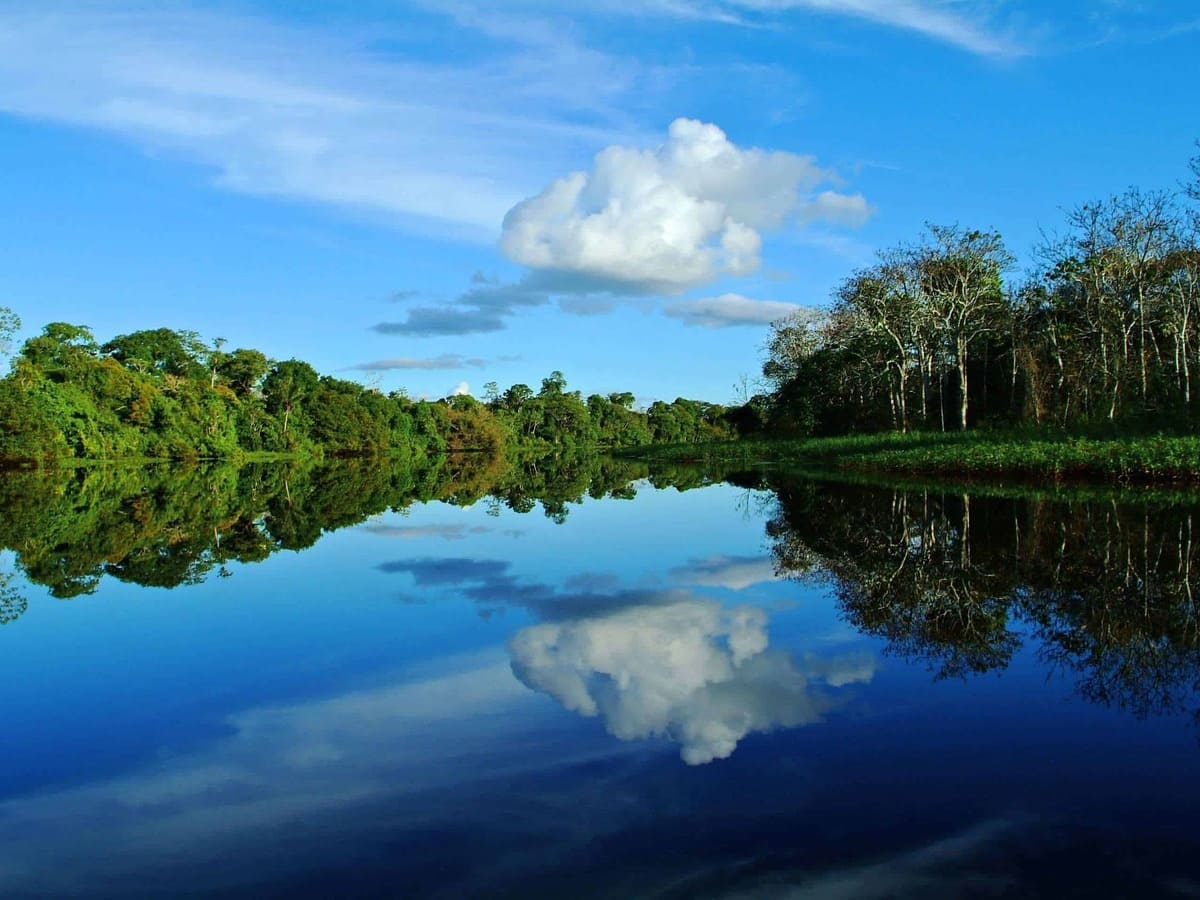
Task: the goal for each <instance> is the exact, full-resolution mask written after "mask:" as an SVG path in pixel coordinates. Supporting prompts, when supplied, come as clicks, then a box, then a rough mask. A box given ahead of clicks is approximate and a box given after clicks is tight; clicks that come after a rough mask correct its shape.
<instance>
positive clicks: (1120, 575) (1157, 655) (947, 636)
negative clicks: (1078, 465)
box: [767, 479, 1200, 716]
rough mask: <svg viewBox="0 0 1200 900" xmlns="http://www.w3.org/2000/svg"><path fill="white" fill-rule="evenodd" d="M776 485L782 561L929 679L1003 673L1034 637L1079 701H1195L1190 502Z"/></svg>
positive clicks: (1196, 620)
mask: <svg viewBox="0 0 1200 900" xmlns="http://www.w3.org/2000/svg"><path fill="white" fill-rule="evenodd" d="M772 487H773V489H774V491H775V493H776V496H777V498H778V506H777V510H776V514H775V515H774V516H773V518H772V519H771V520H770V521H769V523H768V524H767V531H768V534H769V535H770V536H771V538H772V542H773V546H772V550H773V555H774V558H775V561H776V564H777V566H778V568H779V571H781V572H784V573H787V574H788V575H790V576H792V577H806V576H820V577H826V578H829V579H831V581H832V584H833V590H834V593H835V596H836V598H837V602H838V604H839V605H840V607H841V610H842V613H843V615H844V616H845V618H846V620H847V621H848V622H850V623H851V624H852V625H853V626H854V627H855V628H857V629H859V630H860V631H862V632H865V633H867V634H871V635H876V636H878V637H881V638H883V639H885V640H886V641H887V642H888V646H889V648H890V650H891V651H892V652H893V653H895V654H897V655H899V656H901V657H903V658H905V659H909V660H920V661H924V662H925V663H926V664H928V665H929V666H930V667H931V669H932V670H933V671H934V673H935V674H936V676H937V677H939V678H944V677H947V676H963V675H967V674H972V673H981V672H987V671H995V670H1003V669H1004V668H1005V667H1006V666H1008V665H1009V663H1010V662H1011V660H1012V658H1013V655H1014V653H1015V652H1016V651H1017V650H1018V648H1020V647H1022V646H1025V645H1031V646H1032V647H1033V648H1034V649H1035V650H1036V653H1037V655H1038V657H1039V659H1040V660H1041V661H1042V662H1043V663H1044V664H1045V665H1047V666H1049V667H1050V668H1051V670H1061V671H1066V672H1068V673H1070V674H1071V675H1073V676H1074V678H1075V680H1076V689H1077V691H1078V693H1079V694H1080V695H1081V696H1083V697H1085V698H1087V699H1089V700H1093V701H1096V702H1098V703H1102V704H1105V705H1112V706H1115V707H1118V708H1121V709H1125V710H1128V711H1130V712H1132V713H1134V714H1135V715H1137V716H1146V715H1150V714H1172V713H1178V712H1181V711H1185V710H1194V709H1196V707H1197V703H1198V699H1197V695H1198V694H1200V611H1198V610H1197V606H1196V594H1197V591H1198V590H1200V580H1198V579H1200V542H1197V541H1196V540H1195V539H1194V537H1200V535H1196V534H1195V526H1196V524H1197V515H1198V510H1197V508H1196V507H1195V506H1193V505H1190V504H1176V505H1150V504H1135V503H1129V502H1124V501H1125V495H1122V496H1119V497H1118V496H1112V497H1110V498H1108V499H1106V500H1102V501H1088V502H1084V501H1074V502H1069V501H1056V500H1053V499H1046V498H1037V497H1033V498H1028V497H1018V498H1007V499H1001V498H995V497H972V496H970V495H969V494H965V493H957V492H955V493H951V492H948V491H944V490H921V491H910V490H880V489H877V488H853V487H844V486H842V487H826V486H817V485H814V484H812V483H806V482H797V481H789V480H787V479H775V480H774V481H773V483H772Z"/></svg>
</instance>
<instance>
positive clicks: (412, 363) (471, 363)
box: [349, 353, 487, 372]
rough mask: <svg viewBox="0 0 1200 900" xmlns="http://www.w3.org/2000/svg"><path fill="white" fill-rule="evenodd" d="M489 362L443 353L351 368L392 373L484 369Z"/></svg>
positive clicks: (396, 358)
mask: <svg viewBox="0 0 1200 900" xmlns="http://www.w3.org/2000/svg"><path fill="white" fill-rule="evenodd" d="M486 365H487V360H484V359H476V358H470V357H465V356H462V355H460V354H458V353H443V354H442V355H441V356H434V357H431V358H428V359H420V358H416V357H412V356H397V357H395V358H393V359H378V360H375V361H374V362H365V363H359V364H358V365H354V366H349V368H351V369H354V370H356V371H359V372H390V371H394V370H397V369H466V368H474V369H482V368H483V367H484V366H486Z"/></svg>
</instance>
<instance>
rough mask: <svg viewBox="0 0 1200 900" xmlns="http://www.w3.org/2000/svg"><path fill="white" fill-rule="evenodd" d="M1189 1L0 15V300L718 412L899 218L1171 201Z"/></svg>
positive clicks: (115, 324)
mask: <svg viewBox="0 0 1200 900" xmlns="http://www.w3.org/2000/svg"><path fill="white" fill-rule="evenodd" d="M1198 50H1200V9H1197V8H1196V7H1195V5H1194V4H1192V3H1191V2H1183V0H1180V2H1162V3H1140V2H1123V0H1093V2H1062V3H1050V2H1038V3H1034V2H1017V0H1011V2H1002V0H994V2H974V0H892V2H887V0H622V2H618V0H576V2H572V3H569V4H568V3H565V2H550V0H507V2H493V3H479V4H471V3H465V2H464V3H457V2H412V3H404V2H399V0H365V2H353V3H352V2H337V3H334V2H330V3H321V4H317V3H313V4H303V5H301V4H292V3H281V2H275V3H272V2H252V0H241V2H235V0H229V2H208V3H192V4H187V3H169V4H168V3H153V4H151V3H124V2H76V3H57V2H54V0H37V2H28V3H20V2H14V0H10V2H7V3H5V4H3V5H0V196H2V197H3V199H4V205H5V214H4V215H3V216H2V217H0V291H2V292H0V303H2V304H4V305H8V306H11V307H12V308H13V309H15V310H16V311H17V312H18V313H19V314H20V315H21V317H22V318H23V320H24V322H25V333H26V334H31V333H34V332H36V331H37V330H39V329H40V328H41V326H42V325H43V324H45V323H46V322H48V321H54V320H65V321H71V322H78V323H83V324H88V325H91V326H92V327H93V328H94V330H95V331H96V333H97V335H98V336H99V337H101V338H103V339H107V338H108V337H111V336H112V335H114V334H118V333H122V332H126V331H131V330H135V329H139V328H153V327H158V326H162V325H165V326H168V327H172V328H187V329H194V330H196V331H198V332H200V333H201V334H202V335H204V336H206V337H210V338H211V337H217V336H221V337H225V338H227V339H228V341H229V344H230V346H234V347H237V346H250V347H257V348H260V349H262V350H264V351H265V352H267V353H268V354H269V355H271V356H273V357H275V358H281V359H282V358H288V357H292V356H295V357H298V358H301V359H306V360H309V361H310V362H312V363H313V364H314V365H316V366H317V368H318V369H320V370H321V371H323V372H327V373H331V374H337V375H340V376H341V377H351V378H356V379H359V380H362V381H364V383H367V384H373V385H378V386H380V387H381V388H383V389H385V390H391V389H394V388H398V387H404V388H406V389H407V390H409V392H410V393H411V394H412V395H414V396H417V395H429V396H443V395H445V394H447V393H449V392H450V391H452V390H454V389H455V388H456V387H457V386H460V385H461V384H463V383H465V384H466V385H468V386H469V388H470V389H471V390H472V391H474V392H475V393H476V394H479V393H480V392H481V388H482V385H483V384H484V383H485V382H487V381H493V380H494V381H497V382H499V383H500V385H501V386H506V385H508V384H511V383H513V382H517V381H524V382H526V383H529V384H532V385H534V386H535V387H536V386H537V384H538V383H539V381H540V379H541V378H542V377H543V376H545V375H546V374H547V373H548V372H550V371H551V370H553V369H561V370H562V371H564V372H565V374H566V376H567V379H568V382H569V383H570V386H572V387H575V388H579V389H581V390H583V391H584V392H585V393H591V392H593V391H602V392H607V391H611V390H619V389H629V390H632V391H634V392H635V393H636V394H637V395H638V397H639V398H640V399H641V400H642V401H643V402H649V401H650V400H652V399H656V398H663V399H672V398H674V397H675V396H677V395H684V396H693V397H700V398H704V399H710V400H715V401H728V400H731V399H733V398H734V395H735V388H734V385H735V382H738V380H739V377H740V376H741V375H747V376H750V377H751V378H753V376H755V374H756V373H757V371H758V367H759V365H760V359H761V353H760V349H761V346H762V344H763V343H764V341H765V339H766V336H767V325H766V324H765V323H766V322H769V321H770V320H771V319H773V318H777V317H779V316H780V315H783V314H786V313H787V312H788V311H790V310H791V309H792V306H793V305H800V306H821V305H824V304H825V303H826V302H827V298H828V296H829V293H830V290H831V289H832V288H833V287H834V286H835V285H836V284H837V282H838V281H839V280H840V279H841V278H842V277H844V276H845V275H846V274H847V273H848V272H849V271H850V270H851V269H853V268H854V267H855V266H858V265H862V264H865V263H867V262H869V261H870V259H871V256H872V254H873V252H874V251H875V250H877V249H879V248H882V247H886V246H889V245H891V244H893V243H896V242H898V241H902V240H907V239H910V238H913V237H915V236H916V235H917V234H918V233H919V231H920V229H921V227H922V224H923V223H924V222H925V221H933V222H959V223H961V224H963V225H970V226H973V227H994V228H997V229H999V230H1000V231H1001V232H1002V233H1003V234H1004V235H1005V237H1006V239H1007V240H1008V242H1009V246H1010V248H1011V249H1012V250H1013V251H1014V252H1015V253H1016V254H1017V255H1018V258H1020V259H1021V260H1022V262H1023V263H1024V264H1028V263H1029V261H1030V258H1031V250H1032V248H1033V246H1034V245H1035V244H1036V242H1037V241H1038V239H1039V234H1040V233H1041V232H1042V231H1043V230H1053V229H1054V228H1055V227H1056V225H1057V223H1058V221H1059V220H1060V217H1061V210H1062V209H1064V208H1069V207H1071V206H1073V205H1075V204H1078V203H1081V202H1084V201H1087V200H1089V199H1092V198H1096V197H1102V196H1104V195H1106V194H1109V193H1112V192H1115V191H1119V190H1121V189H1123V188H1124V187H1126V186H1128V185H1131V184H1137V185H1140V186H1143V187H1162V188H1174V187H1177V186H1178V185H1179V183H1180V182H1181V180H1182V179H1183V178H1184V177H1185V175H1186V171H1187V170H1186V162H1187V159H1188V158H1189V157H1190V156H1191V155H1193V154H1194V153H1195V152H1196V151H1195V148H1194V145H1193V144H1194V141H1195V140H1196V138H1198V137H1200V115H1198V112H1200V101H1198V100H1197V93H1196V90H1195V85H1196V84H1197V83H1198V77H1197V76H1198V75H1200V63H1198V60H1200V53H1198V52H1197V51H1198Z"/></svg>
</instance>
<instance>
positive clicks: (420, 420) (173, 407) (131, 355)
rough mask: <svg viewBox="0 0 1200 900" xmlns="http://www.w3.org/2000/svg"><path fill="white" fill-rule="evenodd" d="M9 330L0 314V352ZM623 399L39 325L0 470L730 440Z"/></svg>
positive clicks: (20, 373)
mask: <svg viewBox="0 0 1200 900" xmlns="http://www.w3.org/2000/svg"><path fill="white" fill-rule="evenodd" d="M18 327H19V322H18V321H17V319H16V317H15V316H14V315H13V314H12V313H11V311H9V310H7V309H0V344H3V345H6V344H7V343H8V342H9V341H11V337H12V335H13V334H14V333H15V332H16V330H17V328H18ZM633 401H634V398H633V395H632V394H628V393H617V394H608V395H606V396H602V395H599V394H596V395H592V396H590V397H588V398H587V399H586V400H584V399H583V397H582V396H581V395H580V394H579V392H578V391H568V390H567V385H566V380H565V378H564V377H563V376H562V373H560V372H554V373H553V374H552V375H550V376H549V377H547V378H546V379H544V380H543V381H542V384H541V389H540V390H539V391H537V392H536V393H535V392H534V391H533V390H532V389H531V388H529V387H528V386H526V385H521V384H517V385H513V386H512V387H510V388H508V389H507V390H505V391H503V392H500V391H499V389H498V388H497V387H496V386H495V385H494V384H491V385H489V386H488V396H487V402H480V401H479V400H476V399H475V398H473V397H470V396H459V397H450V398H446V399H443V400H436V401H423V400H412V399H410V398H409V397H408V396H407V395H406V394H405V393H404V392H403V391H396V392H393V393H390V394H384V393H382V392H381V391H378V390H373V389H370V388H367V387H364V386H363V385H361V384H358V383H357V382H354V381H349V380H345V379H341V378H335V377H332V376H329V375H321V374H319V373H318V372H317V371H316V370H315V369H314V368H313V367H312V366H311V365H309V364H308V363H306V362H302V361H300V360H295V359H290V360H283V361H272V360H270V359H268V358H267V356H266V355H265V354H264V353H262V352H261V351H258V350H252V349H245V348H239V349H234V350H227V349H226V347H225V342H224V341H223V340H217V341H213V342H212V343H205V342H204V341H202V340H201V339H200V338H199V336H197V335H196V334H195V333H194V332H189V331H173V330H171V329H167V328H157V329H151V330H146V331H136V332H133V333H131V334H124V335H119V336H117V337H115V338H113V339H112V340H110V341H108V342H107V343H100V342H99V341H97V340H96V338H95V337H94V335H93V334H92V332H91V331H90V330H89V329H88V328H86V327H84V326H81V325H70V324H66V323H62V322H52V323H50V324H49V325H47V326H45V328H44V329H43V330H42V333H41V334H40V335H38V336H37V337H33V338H30V339H29V340H28V341H26V342H25V344H24V345H23V346H22V347H21V349H20V353H19V355H18V356H17V357H16V360H15V362H14V364H13V367H12V371H11V372H10V374H9V375H8V376H7V377H6V378H4V379H3V380H0V464H8V465H13V464H21V463H25V464H27V463H31V462H32V463H44V462H52V461H55V460H62V459H117V458H168V459H232V458H238V457H244V456H246V455H250V454H264V453H282V454H291V455H301V456H318V457H319V456H324V455H338V456H348V455H364V456H370V455H382V454H389V455H397V456H401V457H406V458H410V459H413V460H420V459H425V458H429V457H431V456H435V455H437V454H440V453H443V452H445V451H465V450H470V451H482V452H487V453H492V454H499V453H505V452H513V453H517V452H525V451H530V450H532V451H536V452H560V451H561V450H563V449H564V448H567V447H580V446H601V447H603V446H626V445H631V444H648V443H655V442H660V441H671V442H689V441H701V440H713V439H717V438H721V437H726V436H728V435H729V434H731V426H730V424H729V420H728V415H727V411H726V410H725V408H724V407H721V406H716V405H713V404H707V403H698V402H695V401H689V400H684V399H682V398H681V399H677V400H675V401H674V402H672V403H662V402H656V403H654V404H653V405H651V407H650V408H649V409H648V410H646V411H639V410H636V409H634V408H633Z"/></svg>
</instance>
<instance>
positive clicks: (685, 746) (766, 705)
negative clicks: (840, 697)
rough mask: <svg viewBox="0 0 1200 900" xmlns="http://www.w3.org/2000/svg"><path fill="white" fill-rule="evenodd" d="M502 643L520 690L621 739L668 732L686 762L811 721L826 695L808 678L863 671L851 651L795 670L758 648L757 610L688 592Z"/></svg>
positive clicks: (862, 677) (761, 625)
mask: <svg viewBox="0 0 1200 900" xmlns="http://www.w3.org/2000/svg"><path fill="white" fill-rule="evenodd" d="M509 650H510V652H511V654H512V661H513V663H512V664H513V672H514V673H515V674H516V675H517V677H518V678H520V679H521V681H523V682H524V683H525V684H527V685H528V686H529V687H531V688H533V689H534V690H538V691H542V692H544V693H546V694H549V695H550V696H551V697H553V698H554V699H556V700H557V701H558V702H559V703H561V704H562V705H563V706H565V707H566V708H567V709H569V710H572V711H573V712H577V713H580V714H581V715H584V716H600V717H601V718H602V719H603V720H604V724H605V727H606V728H607V729H608V730H609V732H610V733H612V734H613V735H614V736H615V737H617V738H620V739H621V740H638V739H645V738H650V737H656V736H657V737H663V736H665V737H668V738H670V739H671V740H673V741H675V742H677V743H678V744H679V745H680V756H681V757H682V758H683V760H684V762H686V763H688V764H690V765H699V764H703V763H708V762H711V761H713V760H714V759H724V758H725V757H727V756H729V755H730V754H731V753H733V751H734V750H735V749H736V747H737V745H738V742H739V741H740V740H741V739H742V738H744V737H745V736H746V735H748V734H750V733H752V732H762V731H769V730H771V729H772V728H775V727H780V726H797V725H804V724H809V723H813V722H818V721H820V720H821V717H822V716H823V714H824V713H825V712H826V711H827V710H828V709H829V707H830V706H831V704H832V700H831V699H830V698H829V697H828V696H827V695H826V694H824V693H823V692H822V691H821V690H819V689H815V688H816V687H817V685H823V686H825V687H829V686H833V685H835V684H836V685H844V684H848V683H850V682H852V681H869V680H870V678H871V677H872V675H873V674H874V667H873V665H872V664H870V663H869V662H866V663H864V661H863V660H862V659H860V658H855V659H854V660H853V661H852V663H851V664H850V665H849V666H848V667H847V666H839V665H838V664H837V663H836V661H823V662H822V663H821V664H820V666H819V667H817V668H814V667H810V669H811V671H808V672H806V671H801V670H800V669H798V668H797V667H796V665H795V664H794V663H793V661H792V660H791V658H790V657H789V656H788V655H787V654H785V653H780V652H772V651H768V650H767V632H766V614H765V613H764V612H763V611H762V610H760V609H755V608H753V607H749V606H741V607H736V608H733V609H723V608H722V607H721V605H720V604H718V603H716V602H713V601H706V600H699V599H691V600H684V601H680V602H677V603H672V604H669V605H665V606H639V607H633V608H630V609H625V610H622V611H619V612H616V613H613V614H611V615H607V616H602V617H596V618H585V619H579V620H575V621H568V622H558V623H545V624H541V625H534V626H531V627H529V628H525V629H522V630H521V631H520V632H518V633H517V634H516V635H514V637H513V639H512V641H511V642H510V645H509ZM818 668H819V671H818ZM843 669H844V671H843Z"/></svg>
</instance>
